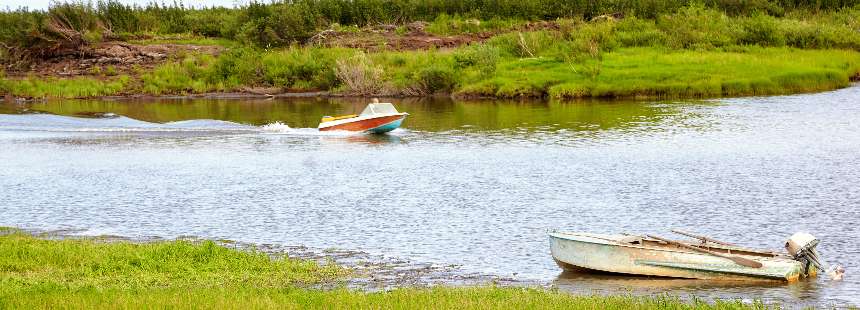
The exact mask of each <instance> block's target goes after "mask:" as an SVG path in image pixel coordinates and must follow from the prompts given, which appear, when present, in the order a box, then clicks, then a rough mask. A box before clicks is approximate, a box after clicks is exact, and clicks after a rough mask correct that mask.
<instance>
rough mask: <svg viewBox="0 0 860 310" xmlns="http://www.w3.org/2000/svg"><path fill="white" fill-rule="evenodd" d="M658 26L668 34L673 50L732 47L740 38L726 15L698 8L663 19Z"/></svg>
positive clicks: (685, 10) (695, 6) (686, 9)
mask: <svg viewBox="0 0 860 310" xmlns="http://www.w3.org/2000/svg"><path fill="white" fill-rule="evenodd" d="M657 26H658V27H659V28H660V30H661V31H663V32H664V33H666V34H667V37H668V38H669V40H668V42H667V43H668V44H669V45H670V46H672V47H680V48H689V47H694V46H713V47H720V46H726V45H731V44H734V43H735V42H737V38H738V37H739V36H740V35H741V33H740V31H739V29H738V27H736V26H735V25H733V23H732V21H731V20H730V19H729V17H728V16H726V15H725V14H724V13H722V12H720V11H717V10H712V9H707V8H705V7H703V6H698V5H694V6H690V7H686V8H684V9H681V10H679V11H678V13H675V14H671V15H666V16H662V17H660V18H659V19H658V21H657Z"/></svg>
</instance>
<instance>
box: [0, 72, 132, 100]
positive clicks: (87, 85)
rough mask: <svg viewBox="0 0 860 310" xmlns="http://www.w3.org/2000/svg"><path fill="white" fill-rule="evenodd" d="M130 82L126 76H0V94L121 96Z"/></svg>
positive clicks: (56, 96) (40, 96)
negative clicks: (101, 77) (99, 77)
mask: <svg viewBox="0 0 860 310" xmlns="http://www.w3.org/2000/svg"><path fill="white" fill-rule="evenodd" d="M129 82H130V78H129V77H128V76H125V75H122V76H119V77H116V78H108V79H103V80H100V79H95V78H88V77H78V78H72V79H62V78H39V77H26V78H23V79H7V78H4V77H2V76H0V93H11V94H12V95H14V96H19V97H35V98H88V97H98V96H110V95H118V94H121V93H122V92H123V91H124V90H125V89H126V87H127V86H128V85H129Z"/></svg>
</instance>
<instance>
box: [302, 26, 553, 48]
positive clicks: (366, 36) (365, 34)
mask: <svg viewBox="0 0 860 310" xmlns="http://www.w3.org/2000/svg"><path fill="white" fill-rule="evenodd" d="M426 26H427V23H425V22H413V23H409V24H407V25H406V29H407V31H408V32H407V33H405V34H398V33H397V26H395V25H377V26H372V27H367V28H364V29H362V30H361V31H359V32H343V31H340V32H339V31H334V30H331V29H329V30H325V31H322V32H320V33H318V34H316V35H315V36H313V37H312V38H311V39H310V40H308V43H309V44H317V45H321V46H327V47H348V48H358V49H362V50H365V51H370V52H374V51H382V50H395V51H405V50H427V49H433V48H438V49H444V48H454V47H458V46H462V45H467V44H470V43H473V42H483V41H485V40H487V39H489V38H491V37H493V36H495V35H498V34H500V33H504V32H514V31H537V30H558V29H559V26H558V24H557V23H555V22H547V21H540V22H530V23H526V24H524V25H522V26H520V27H517V28H514V29H508V30H505V31H495V32H493V31H486V32H481V33H469V34H460V35H453V36H439V35H435V34H431V33H427V32H426V31H425V27H426Z"/></svg>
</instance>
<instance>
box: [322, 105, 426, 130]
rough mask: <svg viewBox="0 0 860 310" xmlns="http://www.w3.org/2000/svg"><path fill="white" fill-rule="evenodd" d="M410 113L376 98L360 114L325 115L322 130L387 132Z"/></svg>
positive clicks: (395, 127) (397, 125)
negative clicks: (400, 110) (399, 110)
mask: <svg viewBox="0 0 860 310" xmlns="http://www.w3.org/2000/svg"><path fill="white" fill-rule="evenodd" d="M407 115H409V113H401V112H398V111H397V109H395V108H394V105H392V104H390V103H379V102H378V101H377V100H375V99H374V102H373V103H370V104H368V105H367V107H365V108H364V111H362V112H361V114H358V115H344V116H337V117H332V116H323V118H322V120H321V121H320V124H319V127H318V128H319V130H320V131H327V130H346V131H359V132H367V133H385V132H389V131H392V130H394V129H397V128H398V127H400V124H402V123H403V119H405V118H406V116H407Z"/></svg>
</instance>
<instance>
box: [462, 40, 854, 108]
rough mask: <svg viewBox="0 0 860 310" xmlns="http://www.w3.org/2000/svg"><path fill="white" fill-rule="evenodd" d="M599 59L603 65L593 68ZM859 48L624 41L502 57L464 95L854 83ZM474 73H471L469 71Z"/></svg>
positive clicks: (751, 90)
mask: <svg viewBox="0 0 860 310" xmlns="http://www.w3.org/2000/svg"><path fill="white" fill-rule="evenodd" d="M594 66H598V69H597V70H596V71H597V72H594V71H595V69H590V68H593V67H594ZM858 72H860V53H857V52H852V51H839V50H794V49H789V48H760V47H752V48H738V49H736V50H728V51H687V50H681V51H672V50H665V49H655V48H621V49H617V50H615V51H613V52H611V53H606V54H603V55H602V57H601V59H592V60H586V61H584V62H579V63H569V62H565V61H563V60H560V59H553V58H550V57H540V58H532V59H515V60H507V61H502V62H501V63H500V64H499V67H498V69H497V72H496V74H495V76H494V77H492V78H490V79H482V78H476V77H475V76H476V75H471V78H467V79H465V80H464V83H463V86H462V87H461V88H460V89H459V91H458V95H459V96H465V97H483V96H490V97H520V96H529V97H533V96H550V97H555V98H579V97H670V98H677V97H719V96H743V95H771V94H786V93H798V92H811V91H820V90H827V89H833V88H838V87H844V86H847V85H848V84H849V83H850V79H851V78H852V76H854V75H856V74H858ZM466 76H470V75H466Z"/></svg>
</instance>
